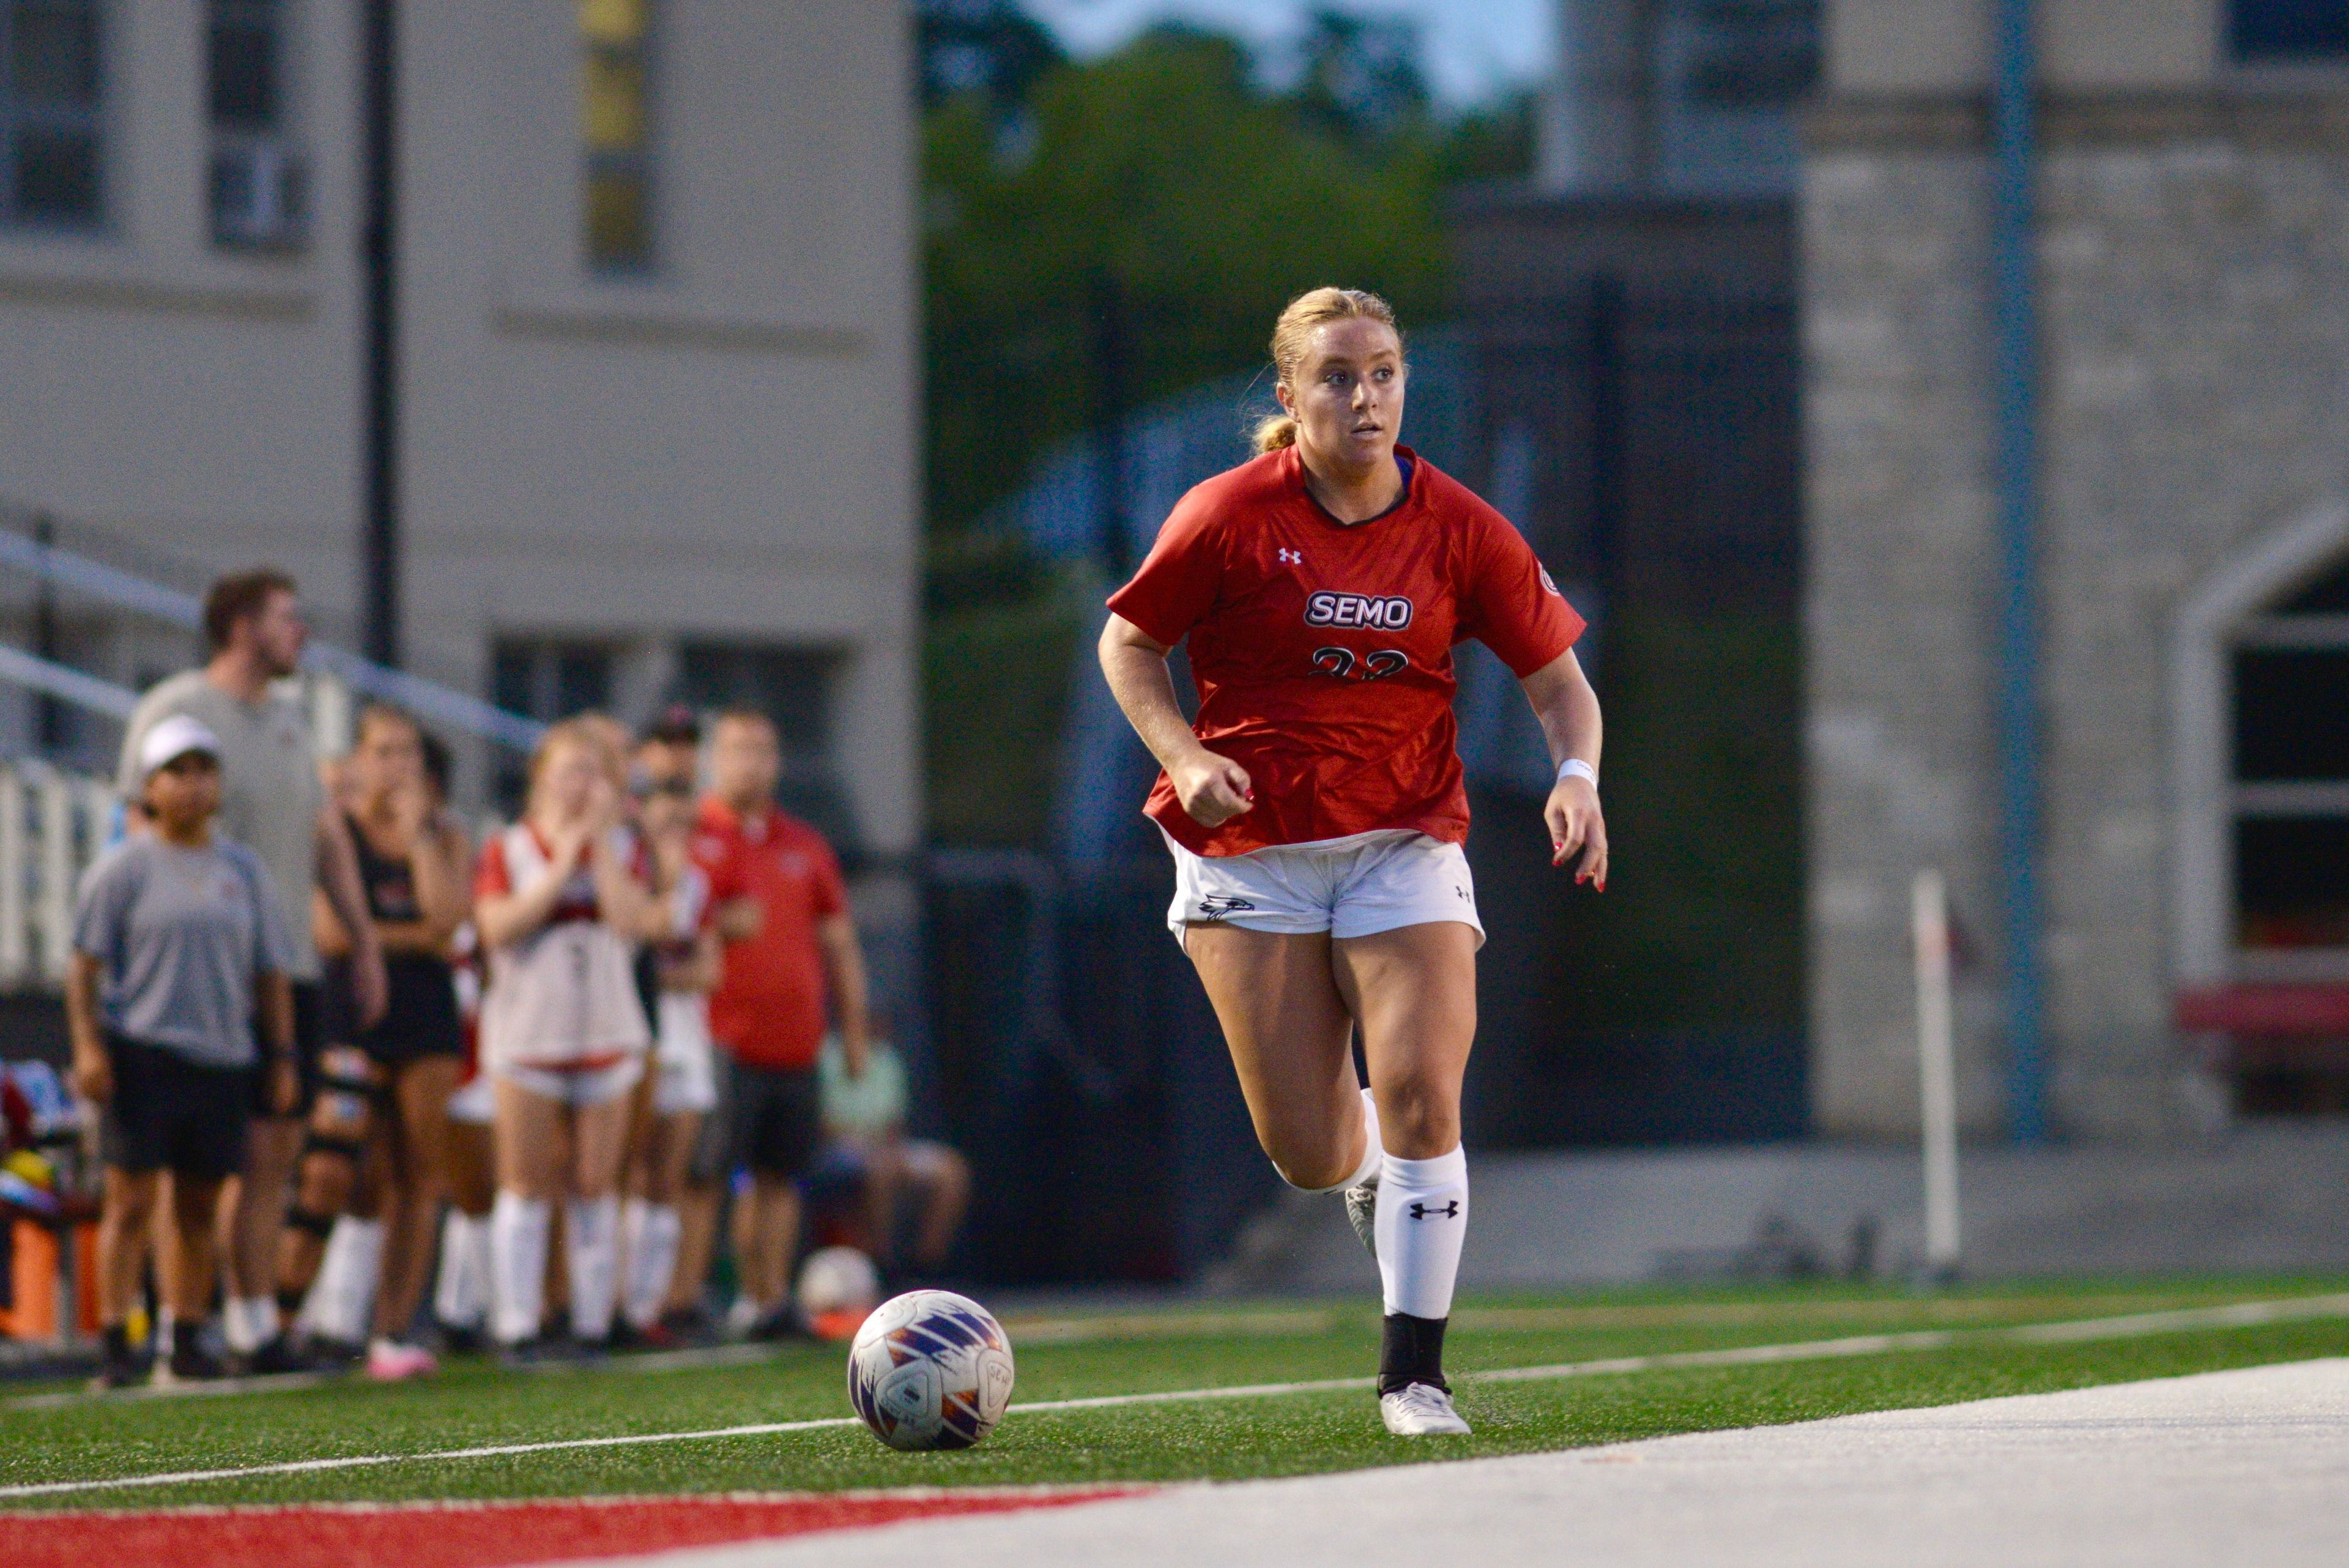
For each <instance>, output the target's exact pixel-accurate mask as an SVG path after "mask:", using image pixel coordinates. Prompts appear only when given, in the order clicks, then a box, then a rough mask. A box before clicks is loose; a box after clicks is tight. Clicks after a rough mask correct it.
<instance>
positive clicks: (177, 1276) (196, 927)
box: [66, 714, 298, 1387]
mask: <svg viewBox="0 0 2349 1568" xmlns="http://www.w3.org/2000/svg"><path fill="white" fill-rule="evenodd" d="M220 747H221V743H220V741H219V740H218V739H217V738H216V737H215V736H214V735H213V734H212V732H211V731H210V730H208V729H207V728H205V727H204V726H203V725H202V724H201V723H199V722H196V721H195V720H193V719H191V718H189V717H188V716H187V715H185V714H173V715H171V716H169V717H166V718H163V719H161V720H159V721H158V722H155V723H153V724H150V725H149V726H148V727H147V730H146V732H145V733H143V734H142V735H141V736H140V747H139V752H138V754H137V757H136V758H135V759H134V760H135V763H136V766H137V768H138V771H139V774H140V793H139V794H138V795H137V796H136V797H135V798H137V799H138V800H139V802H140V805H142V807H143V808H144V809H145V812H146V817H147V822H148V825H149V830H148V831H147V832H145V833H143V834H140V835H139V836H134V837H131V838H127V839H125V840H123V841H122V842H121V843H120V844H119V845H117V846H115V847H114V848H113V849H111V850H109V852H108V853H107V854H106V856H105V857H103V858H102V859H100V860H99V861H98V864H97V865H95V866H93V867H91V868H90V872H89V875H88V878H87V879H86V880H85V882H84V884H83V887H82V890H81V898H80V900H79V903H78V907H77V909H76V910H75V915H74V954H73V961H72V968H71V971H70V972H69V975H68V978H67V986H66V1015H67V1025H68V1027H69V1029H70V1030H71V1033H72V1036H73V1054H74V1079H75V1084H76V1086H77V1087H78V1088H79V1090H80V1092H81V1094H82V1096H84V1097H85V1098H87V1099H88V1100H89V1101H91V1102H92V1103H94V1104H96V1105H98V1106H102V1107H104V1111H103V1122H102V1127H101V1132H100V1146H101V1155H102V1158H104V1160H105V1164H106V1178H105V1208H104V1212H103V1215H102V1218H101V1220H100V1221H99V1226H98V1301H99V1314H100V1318H101V1321H102V1323H103V1325H104V1327H105V1331H106V1359H105V1363H104V1366H103V1368H102V1370H101V1371H100V1372H99V1374H98V1382H99V1384H100V1385H101V1386H107V1387H119V1386H122V1385H124V1384H126V1383H129V1382H130V1381H131V1380H132V1379H133V1378H134V1377H135V1376H136V1375H137V1366H136V1363H135V1362H134V1360H133V1356H132V1352H131V1348H130V1344H129V1335H128V1332H127V1330H126V1327H125V1324H126V1320H127V1319H128V1317H129V1311H130V1305H131V1300H132V1297H133V1295H134V1294H135V1293H136V1292H137V1290H138V1286H139V1266H140V1260H141V1258H142V1255H143V1249H142V1248H141V1246H140V1240H141V1238H143V1237H144V1235H145V1234H146V1231H147V1227H148V1225H149V1223H150V1220H151V1218H152V1215H153V1210H154V1207H155V1200H156V1195H157V1189H158V1188H159V1186H160V1179H159V1178H160V1172H162V1171H164V1170H169V1171H170V1172H171V1245H168V1246H165V1247H163V1248H161V1249H160V1253H161V1263H162V1270H161V1272H162V1274H163V1293H164V1296H165V1298H166V1300H165V1304H166V1305H168V1306H169V1307H170V1308H171V1313H172V1316H173V1320H174V1321H173V1324H172V1336H171V1346H170V1352H169V1358H168V1360H165V1361H161V1362H160V1363H159V1364H158V1366H157V1368H156V1374H157V1376H158V1378H159V1380H162V1381H170V1380H172V1379H181V1378H208V1377H217V1376H221V1375H222V1372H223V1371H224V1370H225V1369H224V1368H223V1367H222V1366H221V1364H220V1363H219V1362H218V1361H217V1360H216V1359H214V1358H213V1356H212V1354H211V1353H210V1352H209V1351H207V1350H206V1349H204V1348H203V1346H202V1343H201V1341H200V1340H199V1338H198V1334H200V1332H201V1331H202V1327H203V1322H204V1317H205V1314H206V1313H207V1312H208V1311H209V1310H210V1308H211V1302H212V1249H213V1235H212V1232H213V1226H214V1220H215V1216H216V1215H217V1213H218V1210H219V1201H220V1192H221V1185H222V1182H224V1181H225V1180H226V1179H228V1178H229V1177H230V1176H231V1175H232V1174H233V1173H234V1172H235V1171H236V1170H237V1168H238V1167H239V1164H240V1162H241V1161H242V1160H243V1156H244V1142H245V1136H246V1121H247V1117H248V1116H249V1115H250V1114H252V1112H253V1111H254V1109H255V1108H256V1103H257V1106H258V1108H259V1109H260V1110H262V1111H264V1112H266V1113H267V1114H270V1115H273V1116H281V1117H282V1116H284V1115H285V1113H286V1112H287V1111H288V1110H289V1109H291V1108H292V1106H293V1105H294V1101H295V1095H296V1093H297V1090H298V1083H297V1078H298V1074H297V1072H296V1070H295V1063H294V1058H293V1047H294V1019H293V1010H294V1003H293V998H292V995H291V992H290V991H289V988H288V985H287V981H286V978H285V971H286V968H287V966H288V964H289V962H290V961H291V959H292V953H293V946H292V942H291V940H290V939H289V934H288V932H287V929H286V922H285V919H284V913H283V910H282V909H280V907H279V904H278V901H277V898H275V897H274V894H273V893H272V891H271V889H270V886H269V872H268V870H267V868H266V867H264V865H263V864H262V862H261V859H260V857H258V856H256V855H254V853H253V852H252V851H251V850H249V849H247V848H245V847H244V846H243V845H241V844H236V843H233V842H232V841H231V840H229V839H228V838H226V837H225V836H216V835H215V833H214V831H213V826H212V819H213V817H214V816H215V815H218V813H219V809H220V801H221V767H220V760H219V754H220ZM256 1018H258V1019H259V1020H260V1023H261V1034H262V1036H263V1038H264V1041H265V1042H266V1047H267V1063H266V1067H265V1069H264V1067H263V1066H262V1057H261V1053H260V1051H258V1050H257V1049H256V1047H255V1045H254V1020H255V1019H256Z"/></svg>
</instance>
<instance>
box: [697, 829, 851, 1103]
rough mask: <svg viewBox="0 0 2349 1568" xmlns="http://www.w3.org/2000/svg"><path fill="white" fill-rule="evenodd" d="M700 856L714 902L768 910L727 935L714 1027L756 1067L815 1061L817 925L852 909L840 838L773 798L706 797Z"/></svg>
mask: <svg viewBox="0 0 2349 1568" xmlns="http://www.w3.org/2000/svg"><path fill="white" fill-rule="evenodd" d="M693 857H694V860H695V861H696V862H697V863H698V865H699V866H700V867H702V869H703V870H704V871H706V872H708V873H709V898H710V900H711V902H712V903H715V904H722V903H725V902H727V901H729V900H730V899H734V898H755V899H756V900H758V904H759V909H760V916H761V923H760V926H759V934H758V935H756V936H754V937H751V938H750V940H747V941H740V942H728V943H727V944H726V948H725V971H724V975H723V977H722V978H721V979H720V980H719V982H718V989H717V990H716V991H714V992H710V995H709V1032H710V1033H711V1034H713V1035H715V1036H716V1037H717V1039H718V1041H719V1044H723V1045H724V1046H725V1047H726V1048H727V1049H728V1050H729V1051H730V1052H732V1053H733V1054H734V1057H735V1059H736V1060H737V1061H740V1062H747V1063H750V1064H751V1065H753V1066H757V1067H776V1068H792V1069H797V1068H807V1067H812V1066H814V1065H815V1059H816V1055H817V1053H818V1051H819V1049H820V1048H821V1047H822V1046H823V1031H824V1024H825V1016H824V1002H825V981H824V969H823V946H822V944H821V943H820V942H819V941H818V940H817V939H816V927H817V926H818V925H819V924H821V923H822V922H823V921H824V920H825V919H829V918H831V917H832V916H833V915H837V914H839V913H841V912H842V911H843V910H844V909H847V908H848V889H847V888H846V887H845V886H844V885H843V883H842V881H841V877H840V862H839V861H838V860H837V859H835V858H833V853H832V846H830V845H828V844H826V843H824V841H823V835H821V834H819V833H818V832H816V830H815V829H814V828H812V827H810V826H808V825H807V824H805V823H803V822H802V821H800V820H799V819H798V818H797V817H793V816H787V815H784V814H783V813H782V812H781V811H779V810H777V809H776V808H774V807H772V806H769V807H768V808H767V809H766V810H765V811H763V812H761V813H759V814H757V815H750V816H744V815H740V814H738V813H737V812H735V811H734V810H733V809H732V808H731V807H730V806H729V805H726V803H725V802H723V801H721V800H719V799H717V798H715V797H712V798H710V799H709V800H706V801H704V802H702V804H701V820H700V821H699V822H698V824H697V825H696V826H695V827H694V833H693Z"/></svg>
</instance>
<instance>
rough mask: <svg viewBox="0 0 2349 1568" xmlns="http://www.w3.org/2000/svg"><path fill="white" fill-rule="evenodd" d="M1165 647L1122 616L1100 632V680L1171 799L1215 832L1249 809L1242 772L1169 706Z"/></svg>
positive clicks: (1250, 796) (1250, 794)
mask: <svg viewBox="0 0 2349 1568" xmlns="http://www.w3.org/2000/svg"><path fill="white" fill-rule="evenodd" d="M1167 651H1168V650H1167V647H1166V645H1165V644H1164V643H1163V642H1160V641H1158V640H1157V639H1154V638H1153V637H1151V636H1150V635H1149V634H1148V633H1147V632H1145V631H1143V629H1142V628H1140V627H1138V626H1136V625H1134V624H1133V622H1132V621H1130V620H1128V619H1126V618H1124V617H1123V616H1122V615H1116V614H1112V615H1111V617H1110V618H1109V624H1108V625H1107V626H1105V627H1103V628H1102V635H1101V661H1102V675H1103V676H1105V677H1106V678H1107V679H1108V680H1109V689H1110V693H1111V695H1112V696H1114V697H1115V698H1116V699H1117V705H1118V706H1119V707H1120V708H1121V709H1123V710H1124V712H1125V722H1127V723H1129V724H1132V725H1133V732H1134V733H1135V734H1137V735H1139V736H1141V737H1142V743H1143V745H1145V746H1147V747H1149V748H1150V754H1151V755H1152V756H1154V757H1156V758H1157V759H1158V765H1159V766H1160V767H1162V768H1164V769H1165V770H1166V777H1167V779H1168V780H1169V781H1170V782H1172V783H1173V784H1174V794H1175V796H1176V798H1178V799H1180V800H1181V801H1182V803H1183V809H1184V810H1185V811H1186V812H1188V813H1189V814H1190V815H1191V820H1192V821H1194V822H1196V823H1198V824H1199V825H1200V826H1203V827H1217V826H1222V825H1223V824H1224V823H1226V822H1229V821H1230V820H1231V819H1232V818H1233V817H1236V816H1237V815H1240V813H1242V812H1244V811H1246V810H1247V809H1248V807H1249V806H1251V805H1254V804H1255V795H1254V785H1253V784H1250V783H1249V781H1248V775H1247V769H1246V768H1244V767H1242V766H1240V765H1239V763H1236V762H1234V761H1232V760H1231V759H1230V758H1229V757H1219V756H1217V755H1216V753H1213V752H1211V751H1209V750H1207V748H1206V747H1205V746H1203V745H1201V744H1200V743H1199V737H1198V736H1196V735H1194V734H1193V733H1192V732H1191V726H1190V723H1189V722H1187V721H1186V720H1185V718H1184V717H1183V709H1182V707H1181V705H1180V704H1178V703H1177V702H1176V701H1174V677H1173V676H1171V675H1169V674H1168V673H1167V671H1166V654H1167Z"/></svg>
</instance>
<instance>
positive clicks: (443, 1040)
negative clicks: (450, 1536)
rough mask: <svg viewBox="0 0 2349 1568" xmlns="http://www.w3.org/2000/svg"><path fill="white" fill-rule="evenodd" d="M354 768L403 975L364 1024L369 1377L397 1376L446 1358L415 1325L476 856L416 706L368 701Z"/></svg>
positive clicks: (344, 982) (327, 937) (330, 947)
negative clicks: (379, 1244)
mask: <svg viewBox="0 0 2349 1568" xmlns="http://www.w3.org/2000/svg"><path fill="white" fill-rule="evenodd" d="M349 772H350V774H351V778H352V783H353V786H354V794H355V795H356V805H355V807H354V809H353V810H352V811H351V813H350V815H349V817H348V819H347V822H348V827H349V830H350V834H351V839H352V843H353V845H354V846H355V847H356V848H357V853H358V862H359V877H360V880H361V882H362V883H363V884H364V886H365V888H366V889H367V908H368V912H369V914H370V915H371V916H372V918H373V919H374V923H375V931H376V937H377V940H378V942H379V943H380V944H381V946H382V948H383V950H384V952H385V954H386V964H387V967H388V971H389V975H390V982H391V983H390V1003H389V1006H388V1007H387V1008H386V1010H385V1012H384V1015H383V1016H382V1017H381V1018H380V1019H378V1020H377V1021H376V1023H375V1024H374V1026H373V1027H371V1028H366V1029H359V1030H357V1031H355V1032H354V1037H355V1038H356V1039H357V1042H358V1044H359V1046H360V1047H361V1049H363V1050H364V1051H365V1052H366V1053H367V1056H368V1057H369V1058H370V1059H371V1060H372V1062H373V1064H374V1067H375V1070H376V1073H377V1074H378V1078H379V1081H380V1085H381V1087H380V1090H379V1093H378V1096H377V1098H378V1117H377V1125H376V1127H375V1128H374V1132H373V1137H372V1143H373V1156H372V1158H373V1159H374V1160H375V1162H376V1163H377V1165H378V1168H379V1170H380V1174H381V1179H382V1180H381V1186H382V1204H383V1215H384V1217H383V1225H384V1239H385V1245H384V1252H383V1266H382V1278H381V1283H380V1285H379V1287H378V1289H377V1290H376V1291H375V1292H374V1293H372V1294H373V1301H372V1303H371V1305H372V1307H373V1327H374V1333H373V1335H372V1338H371V1340H370V1343H369V1345H368V1348H367V1373H368V1376H372V1377H376V1378H378V1379H387V1380H388V1379H397V1378H401V1377H411V1376H418V1375H419V1374H422V1373H426V1372H429V1371H430V1370H432V1366H433V1361H432V1356H431V1355H430V1354H429V1352H427V1351H426V1350H424V1349H423V1348H422V1347H421V1346H419V1345H413V1344H410V1343H408V1329H409V1324H410V1323H411V1322H412V1321H413V1319H414V1318H415V1316H416V1309H417V1306H418V1304H419V1302H421V1300H422V1299H423V1294H424V1287H425V1284H426V1282H427V1281H428V1280H429V1278H430V1277H431V1270H432V1242H433V1232H434V1230H435V1227H436V1224H437V1222H438V1220H439V1219H440V1199H441V1190H442V1182H443V1179H444V1178H443V1171H444V1168H445V1167H446V1165H447V1163H448V1147H447V1146H448V1141H449V1116H448V1107H449V1099H450V1096H451V1095H452V1094H454V1093H455V1091H456V1087H457V1084H458V1080H459V1079H460V1077H461V1076H462V1075H463V1073H464V1066H465V1060H464V1058H465V1041H464V1032H463V1027H462V1024H461V1023H460V1020H459V1018H458V1014H457V990H456V984H455V981H454V979H453V977H452V975H451V973H450V967H449V957H448V953H449V944H450V939H451V938H453V937H454V936H455V935H456V931H457V928H458V926H459V925H460V924H462V923H463V921H464V919H465V918H466V917H467V915H468V914H469V913H470V912H471V891H470V888H469V887H468V885H467V878H466V870H467V867H468V866H469V865H470V863H471V858H472V856H471V847H470V846H469V845H468V844H467V842H466V837H465V832H464V829H463V828H462V827H460V826H459V825H458V824H457V822H456V821H455V820H454V819H453V818H452V817H450V815H449V814H448V813H447V812H446V811H445V810H443V809H442V807H441V805H440V795H439V794H438V792H437V791H436V790H435V789H434V787H433V784H432V782H431V780H430V779H429V777H428V776H427V774H426V772H425V766H424V733H423V731H422V730H421V729H420V728H419V726H418V725H417V722H416V721H415V720H414V719H412V718H410V717H409V715H408V714H406V713H404V712H402V711H399V710H398V709H397V708H391V707H386V706H383V705H381V704H371V705H370V706H368V707H367V708H366V709H365V710H363V711H361V712H360V714H359V721H358V739H357V745H356V746H355V747H354V748H353V750H352V753H351V759H350V763H349ZM318 913H319V916H320V920H321V924H322V926H323V927H324V928H325V929H323V930H322V931H321V942H320V945H321V947H322V948H323V949H324V950H325V951H326V957H327V960H328V974H327V995H328V998H329V999H330V1001H331V1000H333V999H335V998H336V997H338V996H347V995H348V993H349V985H348V979H349V964H350V953H351V942H350V938H349V933H347V931H345V930H344V929H342V923H341V922H340V921H339V920H336V919H335V918H334V913H333V911H332V910H330V909H321V910H320V911H319V912H318ZM337 1037H341V1036H340V1033H339V1032H338V1033H337Z"/></svg>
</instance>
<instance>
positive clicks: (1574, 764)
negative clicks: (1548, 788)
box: [1557, 757, 1599, 790]
mask: <svg viewBox="0 0 2349 1568" xmlns="http://www.w3.org/2000/svg"><path fill="white" fill-rule="evenodd" d="M1568 779H1588V780H1589V781H1590V787H1591V788H1592V789H1594V790H1595V789H1597V788H1598V787H1599V770H1598V769H1597V768H1594V767H1592V766H1591V765H1590V764H1589V763H1586V762H1584V761H1583V760H1582V759H1581V758H1580V757H1568V758H1567V759H1566V761H1564V762H1562V763H1558V764H1557V782H1558V783H1559V784H1564V783H1565V782H1566V781H1567V780H1568Z"/></svg>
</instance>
